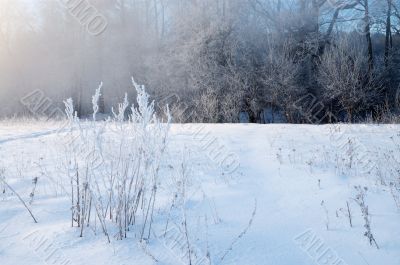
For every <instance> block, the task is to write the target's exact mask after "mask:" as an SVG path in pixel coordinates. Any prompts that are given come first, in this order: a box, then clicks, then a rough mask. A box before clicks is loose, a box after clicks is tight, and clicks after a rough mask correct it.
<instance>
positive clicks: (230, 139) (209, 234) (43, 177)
mask: <svg viewBox="0 0 400 265" xmlns="http://www.w3.org/2000/svg"><path fill="white" fill-rule="evenodd" d="M56 130H57V125H56V124H54V123H46V122H40V123H34V122H32V123H30V122H24V123H21V122H0V169H4V174H3V175H4V177H5V179H6V181H7V182H8V183H9V184H10V186H12V187H13V188H14V189H15V190H16V191H17V193H18V194H19V195H21V197H22V198H23V199H24V201H26V202H27V203H28V201H29V194H30V192H31V189H32V179H33V178H35V177H38V178H39V179H38V186H37V190H36V192H35V197H34V201H33V203H32V204H28V206H29V207H30V209H31V210H32V212H33V214H34V215H35V217H36V218H37V219H38V223H37V224H35V223H34V222H33V220H32V219H31V217H30V215H29V213H28V212H27V211H26V209H25V208H24V207H23V205H22V204H21V203H20V202H19V200H18V198H17V197H16V196H15V194H13V193H12V192H11V191H9V190H7V189H5V192H4V193H3V189H2V190H1V194H0V264H1V265H14V264H15V265H16V264H31V265H36V264H41V265H44V264H49V265H50V264H60V265H61V264H71V265H81V264H82V265H83V264H84V265H92V264H96V265H100V264H107V265H114V264H115V265H122V264H126V265H128V264H129V265H147V264H149V265H150V264H162V265H164V264H165V265H167V264H168V265H179V264H182V265H188V264H189V263H188V261H187V257H186V256H185V254H184V251H183V250H180V249H179V248H178V247H176V245H174V244H171V242H166V239H165V237H163V236H161V235H160V233H159V232H156V231H157V230H158V231H162V227H164V226H165V222H166V214H165V213H166V209H165V208H166V207H165V205H168V202H169V201H170V199H171V198H170V197H168V196H169V195H170V194H169V193H168V189H169V188H170V186H169V184H168V183H170V182H169V178H173V174H174V171H173V169H174V168H176V167H179V164H180V163H181V161H182V160H183V159H185V160H186V161H188V162H189V165H190V167H191V170H190V176H189V179H190V192H189V194H190V195H189V199H188V201H187V215H188V224H187V225H188V227H189V233H188V234H189V237H190V244H191V247H192V248H193V249H195V250H196V254H195V255H196V257H197V258H195V261H193V262H192V264H193V265H195V264H196V265H200V264H209V263H210V262H211V263H212V264H218V265H224V264H226V265H234V264H235V265H236V264H237V265H239V264H240V265H264V264H265V265H267V264H271V265H292V264H293V265H295V264H296V265H309V264H337V265H339V264H343V265H344V264H348V265H380V264H385V265H398V264H400V211H399V209H398V208H397V206H396V202H395V200H394V199H393V196H392V194H391V189H390V187H389V184H388V182H389V181H390V180H388V179H389V178H390V177H388V176H387V174H386V173H387V171H386V169H387V168H388V167H396V166H397V168H399V167H400V165H393V163H394V161H391V160H390V159H388V158H387V157H386V156H385V154H394V155H393V156H394V157H400V150H398V146H397V145H396V143H398V142H400V141H399V140H398V139H399V138H400V137H399V132H400V126H396V125H340V126H330V125H325V126H312V125H283V124H282V125H279V124H277V125H253V124H237V125H232V124H221V125H215V124H214V125H212V124H195V125H179V124H173V125H172V127H171V130H170V138H169V142H168V150H167V157H166V162H165V168H164V170H163V171H162V172H163V176H162V182H163V183H162V184H161V185H160V186H161V187H162V190H163V193H162V195H161V196H160V197H158V198H157V200H158V201H157V211H156V213H155V220H154V234H153V235H152V237H150V239H149V240H148V242H146V243H144V242H143V243H141V244H140V243H139V242H138V239H137V238H135V234H134V233H133V232H131V233H128V236H127V238H126V239H124V240H117V239H116V238H115V237H114V235H113V234H112V233H111V243H108V242H107V240H106V238H105V236H104V235H103V234H102V233H101V231H100V228H99V227H97V229H95V228H94V227H90V228H88V229H86V230H85V233H84V236H83V237H82V238H81V237H79V230H78V228H76V227H74V228H72V227H71V220H70V218H71V212H70V207H71V205H70V204H71V202H70V197H69V190H70V187H69V183H68V182H69V180H68V178H67V177H66V174H65V169H64V168H63V166H62V163H61V161H62V160H63V152H62V147H61V146H60V144H59V137H60V135H59V134H57V133H56ZM337 136H339V137H337ZM349 139H352V140H351V141H353V142H357V148H354V149H355V151H354V150H353V151H354V152H355V153H356V152H359V154H357V155H354V156H355V158H354V159H353V160H352V161H351V166H349V163H350V162H349V159H350V157H352V156H353V155H352V154H350V153H349V152H350V151H349V150H350V149H351V148H350V147H348V146H347V147H346V143H348V140H349ZM207 143H209V144H207ZM213 148H217V149H221V150H222V151H221V152H219V155H215V153H218V152H215V151H212V150H213ZM210 150H211V151H210ZM227 157H230V158H235V159H236V160H237V161H234V162H235V163H236V162H237V163H238V164H240V165H239V166H238V168H237V169H236V168H233V167H232V168H226V167H224V166H221V160H223V159H224V158H227ZM224 161H225V162H226V161H227V160H224ZM366 164H368V165H372V166H371V167H370V168H369V170H364V169H362V167H363V165H366ZM378 172H381V173H382V172H384V173H382V174H383V175H384V176H383V177H382V174H381V175H379V174H378ZM385 172H386V173H385ZM398 174H400V173H398ZM397 178H399V175H398V176H397ZM382 182H386V185H382ZM358 185H361V186H362V187H367V188H368V190H367V192H366V194H367V196H366V203H367V204H368V207H369V212H370V215H371V228H372V233H373V235H374V237H375V239H376V241H377V243H378V245H379V247H380V249H377V248H376V247H374V246H371V245H370V244H369V241H368V239H367V237H365V236H364V232H365V228H364V222H363V217H362V215H361V210H360V207H359V206H358V205H357V204H356V203H355V201H354V200H353V198H355V196H356V190H355V188H354V186H358ZM0 187H2V186H1V185H0ZM322 202H323V205H321V203H322ZM346 202H348V203H349V205H350V209H351V212H352V215H353V217H352V221H353V227H350V225H349V219H348V217H347V216H346V212H347V208H346ZM325 209H326V210H327V212H326V211H325ZM253 213H254V216H253ZM327 219H328V221H327ZM176 220H179V218H176ZM177 222H178V221H177ZM326 223H328V229H327V225H326ZM177 238H178V239H179V240H180V239H182V237H180V236H177ZM207 253H208V256H209V257H210V261H207V262H208V263H202V262H203V261H201V259H202V257H203V258H204V257H206V256H207ZM196 262H197V263H196ZM335 262H336V263H335Z"/></svg>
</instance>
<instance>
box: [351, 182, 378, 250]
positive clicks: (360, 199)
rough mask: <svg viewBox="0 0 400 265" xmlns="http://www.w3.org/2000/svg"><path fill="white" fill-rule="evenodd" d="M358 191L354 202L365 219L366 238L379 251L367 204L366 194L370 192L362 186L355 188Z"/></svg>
mask: <svg viewBox="0 0 400 265" xmlns="http://www.w3.org/2000/svg"><path fill="white" fill-rule="evenodd" d="M354 188H355V189H356V191H357V195H356V198H355V199H354V201H355V202H356V203H357V204H358V206H360V209H361V213H362V216H363V218H364V228H365V233H364V236H366V237H367V238H368V240H369V243H370V245H371V246H372V245H375V246H376V248H377V249H379V246H378V244H377V243H376V241H375V238H374V235H373V234H372V230H371V216H370V214H369V211H368V205H367V204H366V203H365V192H366V191H367V190H368V189H367V188H366V187H364V188H362V187H361V186H356V187H354Z"/></svg>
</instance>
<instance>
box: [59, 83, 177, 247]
mask: <svg viewBox="0 0 400 265" xmlns="http://www.w3.org/2000/svg"><path fill="white" fill-rule="evenodd" d="M132 84H133V86H134V88H135V89H136V92H137V99H136V101H137V105H136V106H135V105H133V104H132V106H131V108H130V114H129V115H127V112H128V107H129V102H128V97H127V95H126V94H125V97H124V100H123V102H122V103H121V104H119V105H118V110H117V111H114V109H112V113H113V117H112V118H109V119H107V120H106V121H97V122H96V114H97V111H98V109H99V107H98V100H99V98H100V95H101V85H100V86H99V88H98V89H97V90H96V93H95V95H94V96H93V98H92V104H93V120H92V121H90V122H84V121H81V120H79V119H78V118H77V116H76V113H75V112H74V110H73V102H72V100H71V99H69V100H67V101H65V106H66V113H67V116H68V118H69V121H70V130H69V133H70V136H71V139H73V141H74V144H71V147H70V148H69V152H68V154H69V155H67V160H68V165H69V167H68V174H69V176H70V180H71V181H70V182H71V193H72V198H71V203H72V207H71V209H72V225H73V226H74V225H77V226H78V227H80V235H81V236H83V235H84V227H88V226H93V224H94V223H100V226H101V228H102V231H103V233H104V234H105V235H106V236H107V237H108V240H110V239H109V235H110V232H111V231H112V235H115V237H116V238H117V239H122V238H125V237H127V233H128V231H130V230H132V231H133V232H134V235H135V236H136V237H138V238H139V239H140V240H147V239H148V238H149V237H150V234H151V233H150V230H151V226H152V222H153V219H154V213H155V211H154V208H155V202H156V197H157V190H158V182H159V181H158V178H159V173H160V167H161V163H162V161H163V154H164V152H165V148H166V145H167V137H168V131H169V127H170V126H169V123H170V120H171V117H170V115H169V110H168V107H167V117H168V120H167V121H166V122H165V123H164V122H162V121H161V120H160V119H158V118H157V117H156V115H155V112H154V102H150V101H149V95H148V94H147V93H146V91H145V87H144V86H142V85H138V84H137V83H136V82H135V81H134V80H133V79H132ZM125 117H127V120H125ZM75 142H76V143H77V144H75ZM74 147H76V148H74ZM82 149H84V150H82ZM82 153H84V154H87V155H86V156H82ZM92 211H94V212H95V214H92V213H91V212H92ZM94 229H96V228H94ZM109 231H110V232H109Z"/></svg>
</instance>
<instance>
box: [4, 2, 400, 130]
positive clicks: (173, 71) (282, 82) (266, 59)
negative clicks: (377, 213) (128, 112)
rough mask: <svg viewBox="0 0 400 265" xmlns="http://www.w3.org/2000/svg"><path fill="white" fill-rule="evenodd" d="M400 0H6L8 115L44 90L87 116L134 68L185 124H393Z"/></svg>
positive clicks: (114, 96) (111, 100) (118, 97)
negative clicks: (95, 27)
mask: <svg viewBox="0 0 400 265" xmlns="http://www.w3.org/2000/svg"><path fill="white" fill-rule="evenodd" d="M74 1H76V2H74ZM66 2H68V4H66ZM399 2H400V1H397V0H376V1H373V0H140V1H139V0H97V1H94V0H92V1H90V3H89V2H86V1H81V0H70V1H62V0H60V1H50V0H40V1H37V2H35V4H33V5H32V4H31V5H29V7H28V8H27V5H26V1H24V0H3V1H2V4H1V8H0V30H1V31H0V33H1V34H0V39H1V40H2V41H0V59H1V60H0V97H1V98H0V115H7V116H10V115H13V114H14V113H17V114H20V115H27V114H29V112H28V110H27V109H26V108H25V107H24V106H23V105H22V104H20V103H19V101H20V98H22V97H23V96H24V95H26V94H27V93H29V92H30V91H32V90H35V89H40V90H42V91H43V92H44V93H45V94H46V95H48V97H49V98H51V99H52V100H53V101H54V103H55V104H60V106H61V102H62V100H63V99H65V98H68V97H72V98H73V100H74V103H75V105H76V106H75V108H76V109H77V110H78V111H79V115H80V116H85V115H87V114H89V113H90V111H91V95H92V93H93V91H94V90H95V88H96V87H97V86H98V84H99V82H100V81H103V83H104V86H103V96H102V101H101V102H104V103H103V106H102V111H103V112H104V113H110V111H111V107H112V106H116V104H117V103H118V102H120V101H122V100H123V97H124V92H125V91H127V90H128V91H133V89H132V86H131V84H130V80H131V79H130V78H131V76H133V77H135V79H136V81H137V82H138V83H142V84H145V85H146V86H147V87H148V91H149V92H150V94H151V95H153V97H154V99H156V100H158V101H162V102H167V103H168V102H169V103H170V105H171V109H172V111H173V114H174V117H175V121H176V122H239V121H249V122H261V123H267V122H290V123H316V122H318V123H319V122H322V123H325V122H338V121H343V122H359V121H366V120H374V121H379V122H391V121H396V117H397V114H398V112H397V111H398V107H399V106H398V103H399V102H398V101H399V91H398V86H399V82H400V51H399V42H400V37H399V30H400V24H399V21H400V13H399V11H398V8H400V3H399ZM74 3H75V5H74ZM88 7H90V8H92V7H94V8H95V9H96V10H95V11H93V12H96V14H101V15H103V16H104V17H105V18H106V20H107V27H105V30H104V31H102V32H101V33H100V34H96V35H95V34H90V32H88V30H87V22H88V20H89V19H90V15H91V13H90V12H91V10H89V9H87V8H88ZM93 14H95V13H93ZM85 22H86V25H85ZM128 96H129V97H130V98H133V97H134V96H135V95H134V93H133V92H132V93H131V94H129V95H128ZM130 101H131V102H132V101H133V100H130Z"/></svg>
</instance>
